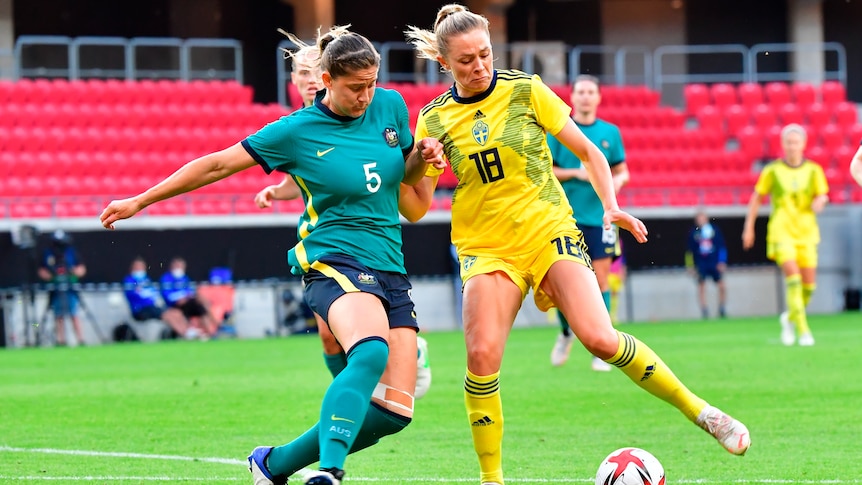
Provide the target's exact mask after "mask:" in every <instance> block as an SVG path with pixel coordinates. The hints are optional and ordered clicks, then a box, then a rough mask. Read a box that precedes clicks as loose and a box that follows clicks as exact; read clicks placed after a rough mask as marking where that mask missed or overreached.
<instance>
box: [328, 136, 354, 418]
mask: <svg viewBox="0 0 862 485" xmlns="http://www.w3.org/2000/svg"><path fill="white" fill-rule="evenodd" d="M330 150H332V149H331V148H330ZM327 151H329V150H327ZM330 419H332V420H333V421H347V422H348V423H356V421H354V420H352V419H347V418H339V417H338V416H336V415H334V414H333V415H332V417H331V418H330Z"/></svg>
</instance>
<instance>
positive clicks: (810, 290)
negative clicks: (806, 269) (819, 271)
mask: <svg viewBox="0 0 862 485" xmlns="http://www.w3.org/2000/svg"><path fill="white" fill-rule="evenodd" d="M816 289H817V283H802V303H804V304H805V308H808V304H809V303H811V295H813V294H814V290H816Z"/></svg>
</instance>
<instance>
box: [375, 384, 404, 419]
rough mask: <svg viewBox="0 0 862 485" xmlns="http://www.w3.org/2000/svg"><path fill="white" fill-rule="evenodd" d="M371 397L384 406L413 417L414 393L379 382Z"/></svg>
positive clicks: (401, 414) (402, 414)
mask: <svg viewBox="0 0 862 485" xmlns="http://www.w3.org/2000/svg"><path fill="white" fill-rule="evenodd" d="M371 399H372V400H373V401H374V402H375V403H377V404H378V405H380V406H381V407H382V408H384V409H386V410H388V411H391V412H393V413H395V414H398V415H400V416H403V417H405V418H412V417H413V394H411V393H409V392H407V391H403V390H401V389H396V388H394V387H392V386H389V385H387V384H384V383H382V382H378V383H377V386H376V387H375V388H374V392H373V393H372V394H371Z"/></svg>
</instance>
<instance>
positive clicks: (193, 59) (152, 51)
mask: <svg viewBox="0 0 862 485" xmlns="http://www.w3.org/2000/svg"><path fill="white" fill-rule="evenodd" d="M544 44H547V43H544ZM295 47H296V46H294V45H293V44H292V43H291V42H290V41H287V40H285V41H282V42H281V43H280V44H279V46H278V50H277V52H276V55H277V62H278V64H277V70H276V72H277V76H278V99H279V102H280V103H281V104H282V105H287V86H288V83H289V82H290V76H289V73H290V62H287V61H286V60H285V59H284V55H283V52H282V50H281V49H291V48H295ZM375 47H377V49H378V51H379V52H380V54H381V69H380V82H382V83H389V82H416V83H427V84H438V83H441V82H448V79H449V77H448V76H446V75H444V74H442V73H441V72H440V68H439V66H438V65H437V63H436V62H431V61H425V60H417V59H416V56H415V53H414V52H413V47H412V46H411V45H410V44H408V43H406V42H383V43H379V44H375ZM541 47H542V46H540V45H538V44H537V45H536V46H535V47H531V46H530V45H529V44H525V43H517V44H502V45H497V46H495V56H496V60H497V61H498V64H499V65H502V66H507V67H513V68H517V69H522V70H525V71H527V72H536V71H541V70H542V66H543V65H545V66H547V65H552V64H553V65H554V67H553V69H559V66H558V65H557V64H559V62H557V61H555V62H554V63H551V62H543V56H548V55H554V56H558V55H559V52H557V50H556V49H554V50H547V49H543V48H541ZM561 47H562V48H563V49H564V53H565V56H564V58H565V61H564V62H565V63H566V64H567V65H566V66H565V69H564V76H565V77H567V79H566V82H571V81H572V80H573V79H574V77H575V76H577V75H578V74H580V73H582V71H584V70H585V69H586V68H585V66H586V65H588V64H589V65H590V66H593V65H595V66H597V67H596V68H595V69H596V71H597V72H594V74H599V77H600V79H601V80H602V81H603V82H605V83H607V84H615V85H628V84H638V85H646V86H648V87H650V88H652V89H655V90H657V91H659V92H661V91H663V90H664V89H665V87H666V86H668V85H683V84H689V83H695V82H703V83H715V82H766V81H792V80H795V79H798V78H799V76H801V75H803V74H811V72H810V71H809V72H807V73H806V72H802V71H801V70H798V69H797V70H792V69H791V68H789V67H783V66H784V64H789V63H781V64H782V67H780V68H779V69H778V70H771V71H770V70H769V66H764V65H762V64H765V63H763V62H761V61H762V60H763V58H764V57H765V56H766V54H767V53H770V54H772V53H778V54H780V55H796V54H802V53H810V52H812V51H815V52H822V53H823V54H824V64H826V66H824V68H823V69H822V71H821V70H820V69H819V68H818V70H817V74H822V76H823V78H824V80H837V81H840V82H841V83H843V84H845V85H846V83H847V53H846V51H845V49H844V46H843V45H841V44H839V43H836V42H824V43H768V44H756V45H753V46H751V47H748V46H745V45H743V44H710V45H665V46H660V47H658V48H655V49H649V48H646V47H644V46H637V45H624V46H609V45H581V46H575V47H572V46H565V45H562V44H561ZM3 55H4V52H3V51H0V60H2V59H3ZM6 55H8V54H6ZM11 56H12V59H13V60H14V65H13V68H12V69H13V73H12V76H11V77H12V78H13V79H18V78H22V77H27V78H32V77H65V78H68V79H72V80H74V79H81V78H92V77H96V78H99V77H101V78H125V79H130V80H135V79H143V78H168V79H178V80H192V79H219V80H225V79H233V80H236V81H238V82H240V83H242V81H243V77H242V76H243V74H242V73H243V60H242V45H241V43H240V42H239V41H237V40H233V39H199V38H194V39H179V38H173V37H135V38H122V37H77V38H72V37H65V36H20V37H18V39H17V40H16V42H15V47H14V50H13V51H12V54H11ZM590 56H593V57H594V56H599V57H600V59H599V60H600V62H599V63H598V64H596V63H594V62H593V63H590V62H588V61H591V60H593V59H589V57H590ZM673 58H677V59H679V58H682V59H681V60H682V62H679V63H674V62H673ZM695 58H704V59H708V60H709V63H710V65H711V64H715V65H723V66H728V65H729V66H731V67H725V68H723V69H717V70H716V71H714V72H691V69H690V68H689V64H690V63H691V62H692V60H694V59H695ZM827 58H828V59H827ZM728 59H730V60H731V62H729V63H728V62H723V63H722V62H718V61H727V60H728ZM544 61H548V59H544ZM772 64H774V62H773V63H772ZM0 68H2V64H0ZM803 69H804V68H803ZM589 70H592V68H590V69H589ZM538 73H539V74H543V73H542V72H538Z"/></svg>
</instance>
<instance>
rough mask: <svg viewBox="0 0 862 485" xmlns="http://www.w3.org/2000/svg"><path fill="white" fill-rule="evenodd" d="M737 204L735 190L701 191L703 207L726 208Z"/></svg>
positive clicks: (714, 188) (717, 188) (722, 188)
mask: <svg viewBox="0 0 862 485" xmlns="http://www.w3.org/2000/svg"><path fill="white" fill-rule="evenodd" d="M738 203H739V196H738V194H737V189H736V188H733V187H731V188H724V187H711V188H709V189H707V190H704V191H703V205H706V206H726V205H736V204H738Z"/></svg>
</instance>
